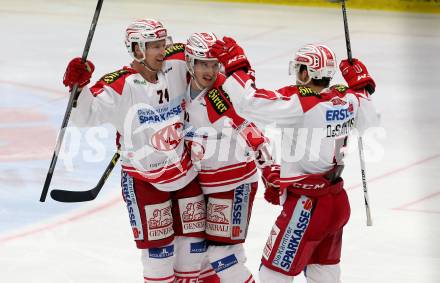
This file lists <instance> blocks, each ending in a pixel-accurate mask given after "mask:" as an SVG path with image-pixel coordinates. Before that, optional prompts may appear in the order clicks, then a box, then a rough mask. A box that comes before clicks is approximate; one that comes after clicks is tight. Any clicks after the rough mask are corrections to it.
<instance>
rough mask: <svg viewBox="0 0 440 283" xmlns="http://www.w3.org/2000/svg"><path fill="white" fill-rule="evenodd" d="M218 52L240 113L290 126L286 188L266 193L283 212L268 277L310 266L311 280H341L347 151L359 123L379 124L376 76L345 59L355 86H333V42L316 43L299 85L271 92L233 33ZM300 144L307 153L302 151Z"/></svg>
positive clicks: (268, 257)
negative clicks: (257, 80)
mask: <svg viewBox="0 0 440 283" xmlns="http://www.w3.org/2000/svg"><path fill="white" fill-rule="evenodd" d="M211 52H212V54H213V55H214V56H215V57H216V58H218V59H219V61H220V62H221V63H223V64H224V65H225V69H226V74H227V75H229V76H228V79H227V80H226V81H225V82H224V84H223V89H224V90H225V91H226V92H227V93H228V94H229V96H230V98H231V100H232V102H233V103H234V106H235V107H236V109H237V112H238V113H239V114H240V115H242V116H243V117H246V118H248V119H250V120H253V121H258V122H260V123H262V124H269V123H273V122H275V123H276V124H277V125H279V126H280V127H281V128H282V130H283V137H282V141H281V147H282V148H281V171H280V176H279V185H280V186H279V187H278V188H277V187H274V186H272V187H269V188H268V189H267V190H266V192H265V199H266V200H267V201H269V202H270V203H273V204H278V205H282V206H283V211H282V212H281V214H280V215H279V216H278V218H277V220H276V222H275V224H274V226H273V228H272V230H271V232H270V234H269V237H268V240H267V243H266V245H265V247H264V250H263V257H262V266H261V268H260V274H259V275H260V281H261V282H262V283H272V282H277V283H290V282H292V280H293V278H294V276H296V275H297V274H299V273H300V272H302V271H305V276H306V278H307V282H308V283H323V282H325V283H339V282H340V269H339V261H340V257H341V247H342V230H343V226H344V225H345V224H346V223H347V221H348V219H349V216H350V205H349V202H348V198H347V194H346V192H345V190H344V188H343V180H342V178H341V177H340V175H341V172H342V168H343V158H344V149H345V147H346V146H347V137H348V135H349V134H350V132H351V130H353V128H355V127H356V128H358V130H360V131H362V130H364V129H366V127H368V126H371V125H375V124H376V121H375V120H376V117H377V116H376V113H375V110H374V107H373V105H372V102H371V99H370V94H371V92H372V91H374V88H375V83H374V81H373V79H372V78H371V77H370V75H369V74H368V71H367V69H366V68H365V66H364V65H363V64H362V63H361V62H360V61H358V60H353V65H351V64H350V63H348V60H343V61H342V62H341V64H340V69H341V71H342V75H343V76H344V78H345V79H346V81H347V82H348V87H346V86H343V85H335V86H330V81H331V79H332V77H333V75H334V74H335V72H336V65H337V61H336V56H335V54H334V52H333V51H332V50H331V49H330V48H329V47H327V46H325V45H322V44H309V45H306V46H304V47H302V48H300V49H299V50H298V52H297V53H296V54H295V57H294V60H293V62H292V63H291V65H290V68H289V69H290V72H291V73H292V74H295V75H296V81H297V84H296V85H291V86H286V87H283V88H280V89H278V90H276V91H270V90H265V89H258V88H256V87H255V84H254V80H253V78H252V77H250V76H248V75H247V73H246V72H245V71H246V70H247V69H248V68H249V67H250V64H249V61H248V60H247V57H246V56H245V54H244V52H243V50H242V48H241V47H240V46H238V45H237V44H236V42H235V41H234V40H233V39H231V38H224V39H223V41H217V43H216V44H214V45H213V47H212V50H211ZM367 89H369V90H370V93H369V92H368V91H367ZM304 133H306V134H304ZM317 137H318V138H317ZM298 149H301V151H302V152H303V154H302V155H301V156H296V155H295V154H296V153H297V150H298Z"/></svg>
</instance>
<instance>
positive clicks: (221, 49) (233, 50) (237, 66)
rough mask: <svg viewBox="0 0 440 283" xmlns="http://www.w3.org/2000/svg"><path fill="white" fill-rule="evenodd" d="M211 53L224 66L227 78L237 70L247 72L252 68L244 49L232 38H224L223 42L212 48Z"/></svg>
mask: <svg viewBox="0 0 440 283" xmlns="http://www.w3.org/2000/svg"><path fill="white" fill-rule="evenodd" d="M210 52H211V55H212V56H214V57H216V58H217V59H218V61H219V62H220V63H221V64H223V66H224V67H225V73H226V75H227V76H229V75H230V74H232V73H234V72H235V71H237V70H244V71H245V72H247V71H248V70H249V69H250V68H251V66H250V64H249V61H248V59H247V57H246V55H245V54H244V51H243V48H241V47H240V46H239V45H238V44H237V42H235V40H234V39H232V38H230V37H227V36H224V37H223V41H221V40H217V41H216V42H215V43H214V45H213V46H212V47H211V50H210Z"/></svg>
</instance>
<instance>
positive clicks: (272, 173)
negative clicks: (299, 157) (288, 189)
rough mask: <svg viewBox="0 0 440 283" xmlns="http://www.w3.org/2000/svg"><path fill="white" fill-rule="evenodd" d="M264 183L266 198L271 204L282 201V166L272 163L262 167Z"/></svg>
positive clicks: (277, 203) (278, 203)
mask: <svg viewBox="0 0 440 283" xmlns="http://www.w3.org/2000/svg"><path fill="white" fill-rule="evenodd" d="M261 178H262V180H263V184H264V186H265V187H266V190H265V191H264V199H265V200H266V201H268V202H269V203H271V204H275V205H280V204H281V203H282V197H283V191H282V190H281V188H280V166H279V165H272V166H267V167H264V168H263V169H262V176H261Z"/></svg>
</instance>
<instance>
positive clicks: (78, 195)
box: [50, 152, 120, 202]
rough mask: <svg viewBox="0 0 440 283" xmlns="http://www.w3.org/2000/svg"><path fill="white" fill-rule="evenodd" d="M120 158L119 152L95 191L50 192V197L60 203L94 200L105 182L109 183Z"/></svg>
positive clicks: (114, 156)
mask: <svg viewBox="0 0 440 283" xmlns="http://www.w3.org/2000/svg"><path fill="white" fill-rule="evenodd" d="M119 157H120V153H119V152H116V153H115V154H114V155H113V157H112V160H111V161H110V163H109V164H108V165H107V168H106V169H105V171H104V173H103V174H102V176H101V178H100V179H99V181H98V184H97V185H96V186H95V187H94V188H93V189H91V190H87V191H67V190H52V191H51V192H50V196H51V197H52V199H54V200H56V201H59V202H84V201H91V200H94V199H95V198H96V197H97V196H98V194H99V192H100V191H101V189H102V187H103V186H104V184H105V181H107V178H108V176H110V173H111V172H112V170H113V168H115V166H116V163H117V162H118V159H119Z"/></svg>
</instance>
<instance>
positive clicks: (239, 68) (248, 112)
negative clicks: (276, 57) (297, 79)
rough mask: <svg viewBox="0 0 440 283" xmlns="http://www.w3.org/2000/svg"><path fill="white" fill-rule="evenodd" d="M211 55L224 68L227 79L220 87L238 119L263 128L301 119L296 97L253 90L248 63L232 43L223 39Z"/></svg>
mask: <svg viewBox="0 0 440 283" xmlns="http://www.w3.org/2000/svg"><path fill="white" fill-rule="evenodd" d="M211 52H212V54H213V56H215V57H217V58H218V60H219V62H220V63H222V64H223V66H224V67H225V73H226V75H227V76H228V78H227V80H226V81H225V83H224V84H223V86H222V87H223V90H224V91H225V92H226V93H227V94H228V95H229V97H230V99H231V101H232V103H233V105H234V107H235V109H236V111H237V112H238V113H239V114H240V115H241V116H243V117H245V118H247V119H249V120H252V121H255V122H257V123H259V124H263V125H268V124H271V123H274V122H275V123H277V124H280V125H289V124H291V123H292V121H293V119H294V118H295V116H300V115H302V109H301V106H300V104H299V103H298V101H297V99H295V97H287V96H285V95H283V94H282V93H280V92H278V91H271V90H265V89H258V88H256V87H255V78H254V76H253V70H252V69H251V66H250V63H249V60H248V59H247V57H246V55H245V53H244V51H243V49H242V48H241V47H240V46H239V45H238V44H237V43H236V42H235V40H233V39H232V38H229V37H224V38H223V41H220V40H218V41H217V42H216V44H214V46H213V47H212V48H211Z"/></svg>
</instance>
